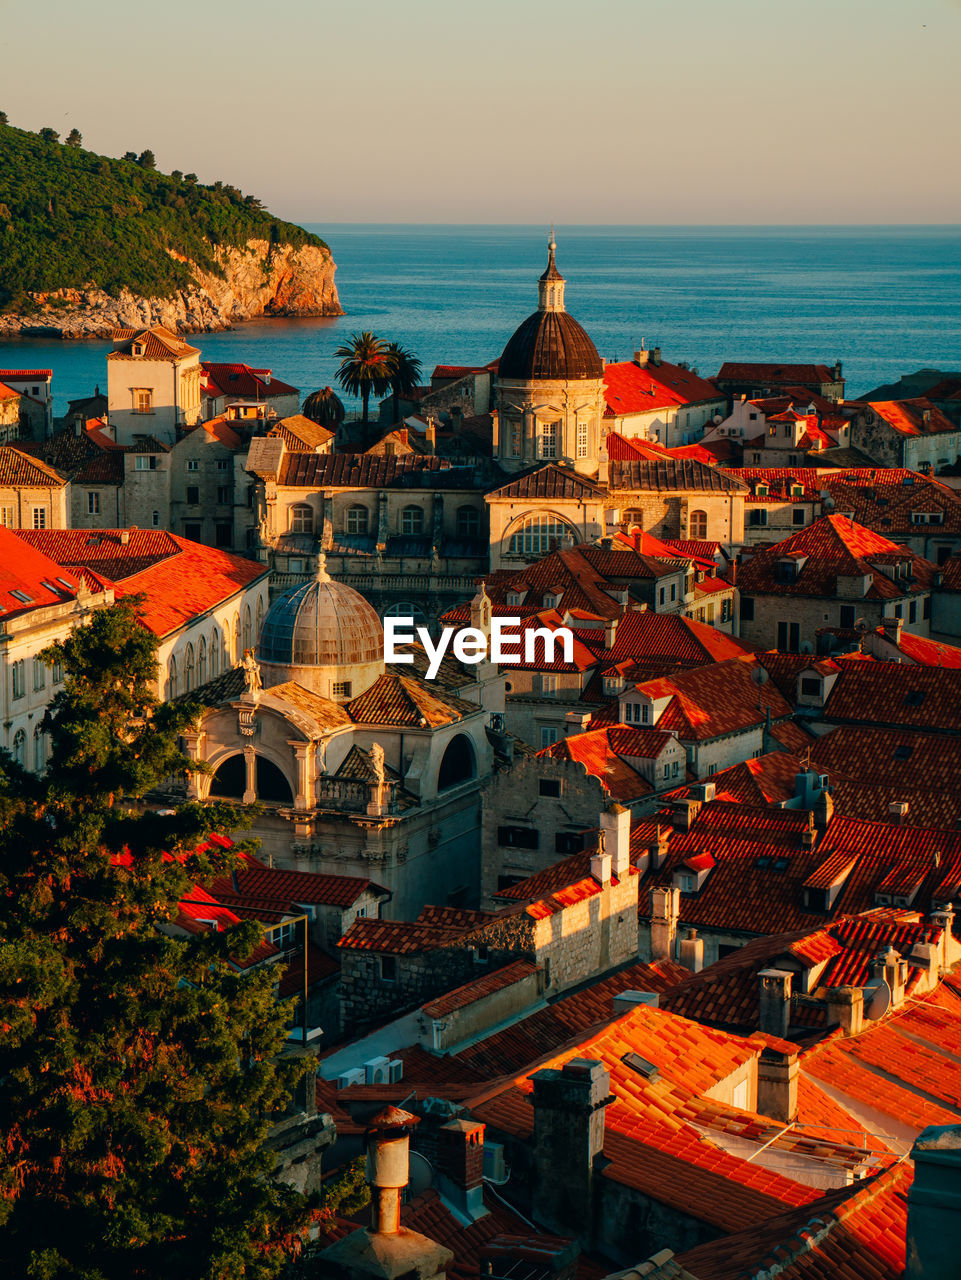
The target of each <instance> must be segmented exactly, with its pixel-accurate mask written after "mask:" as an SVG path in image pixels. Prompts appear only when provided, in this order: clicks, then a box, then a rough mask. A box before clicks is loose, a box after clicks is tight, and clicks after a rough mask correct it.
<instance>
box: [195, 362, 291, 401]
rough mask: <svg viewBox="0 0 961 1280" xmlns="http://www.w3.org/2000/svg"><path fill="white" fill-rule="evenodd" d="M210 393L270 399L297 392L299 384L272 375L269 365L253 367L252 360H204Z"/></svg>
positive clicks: (205, 376)
mask: <svg viewBox="0 0 961 1280" xmlns="http://www.w3.org/2000/svg"><path fill="white" fill-rule="evenodd" d="M200 367H201V369H202V370H203V374H204V378H205V381H206V391H207V394H208V395H209V396H227V397H228V398H230V399H237V400H268V399H270V397H271V396H296V395H298V394H299V392H298V390H297V388H296V387H292V386H290V384H289V383H287V382H281V380H280V379H279V378H274V377H272V376H271V372H270V370H269V369H253V368H251V366H250V365H249V364H215V363H213V362H211V361H209V360H202V361H201V364H200Z"/></svg>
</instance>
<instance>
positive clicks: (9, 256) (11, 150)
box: [0, 124, 339, 312]
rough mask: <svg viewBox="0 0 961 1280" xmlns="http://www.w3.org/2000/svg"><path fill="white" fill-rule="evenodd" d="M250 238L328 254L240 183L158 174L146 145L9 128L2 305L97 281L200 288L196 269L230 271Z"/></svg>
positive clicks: (154, 288)
mask: <svg viewBox="0 0 961 1280" xmlns="http://www.w3.org/2000/svg"><path fill="white" fill-rule="evenodd" d="M44 135H46V136H44ZM74 143H76V138H74ZM251 240H254V241H266V242H267V244H268V245H270V246H274V245H276V246H289V247H291V248H292V249H294V250H297V249H301V248H303V247H312V248H315V249H321V250H324V251H325V252H326V250H327V246H326V245H325V244H324V241H323V240H321V239H320V238H319V237H318V236H315V235H311V234H310V233H309V232H307V231H305V230H304V229H303V228H302V227H298V226H295V225H294V224H293V223H290V222H283V221H281V220H280V219H278V218H274V217H273V216H272V215H271V214H270V213H268V212H267V211H266V210H265V209H264V208H263V207H262V205H261V204H260V202H259V201H258V200H257V199H256V198H255V197H253V196H245V195H243V194H242V192H240V191H238V190H237V189H236V187H231V186H228V185H226V184H224V183H222V182H216V183H214V184H213V186H203V185H202V184H201V183H199V182H198V181H197V179H196V176H195V175H194V174H187V175H186V176H184V175H183V174H181V173H177V172H176V171H175V172H174V173H172V174H165V173H159V172H158V171H157V170H156V168H155V167H154V160H153V156H152V154H151V153H150V152H149V151H148V152H143V153H142V154H141V155H140V156H139V157H135V156H134V155H133V153H128V158H124V159H122V160H112V159H110V158H109V157H107V156H101V155H97V154H96V153H94V152H92V151H85V150H84V149H83V147H82V146H80V145H68V144H65V143H61V142H60V141H58V140H57V139H56V135H54V134H52V131H51V130H43V131H41V133H39V134H37V133H28V132H26V131H24V130H22V129H15V128H12V127H11V126H9V125H6V124H0V311H6V312H10V311H14V310H17V309H19V308H21V307H24V306H25V305H26V306H27V307H29V305H30V302H31V300H30V298H29V297H28V295H31V294H33V295H36V294H38V293H47V292H50V291H53V290H62V289H80V288H82V287H84V286H87V285H91V284H92V285H96V286H99V288H100V289H102V290H104V291H105V292H106V293H107V294H109V295H111V296H112V297H116V296H118V295H119V293H120V291H121V290H122V289H127V290H129V291H130V292H131V293H133V294H136V295H140V296H144V297H169V296H170V295H172V294H174V293H175V292H176V291H177V290H180V289H183V288H185V287H187V286H189V285H190V284H191V282H192V281H193V280H194V279H195V278H196V272H195V269H194V268H195V267H199V268H200V269H201V270H202V271H204V272H208V273H210V274H211V275H213V276H218V277H221V278H223V277H224V269H223V258H224V254H223V252H221V253H218V252H217V250H218V249H219V250H227V249H230V248H238V249H239V248H241V247H243V246H244V245H246V244H247V243H248V241H251ZM171 251H172V252H173V253H175V254H177V255H178V256H179V257H180V258H183V259H186V261H177V259H176V258H174V257H171ZM338 309H339V308H338Z"/></svg>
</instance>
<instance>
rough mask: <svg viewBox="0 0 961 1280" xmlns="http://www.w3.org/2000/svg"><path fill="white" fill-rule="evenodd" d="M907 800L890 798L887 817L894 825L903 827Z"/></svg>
mask: <svg viewBox="0 0 961 1280" xmlns="http://www.w3.org/2000/svg"><path fill="white" fill-rule="evenodd" d="M908 807H909V804H908V801H907V800H892V801H891V803H890V804H889V805H888V817H889V818H890V819H891V822H892V823H893V825H894V826H896V827H903V826H904V821H905V819H906V818H907V816H908Z"/></svg>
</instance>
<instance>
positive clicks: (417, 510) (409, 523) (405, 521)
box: [400, 507, 424, 535]
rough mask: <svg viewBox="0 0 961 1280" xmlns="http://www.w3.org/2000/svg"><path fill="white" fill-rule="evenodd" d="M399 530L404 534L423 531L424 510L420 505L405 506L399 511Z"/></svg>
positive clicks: (414, 533)
mask: <svg viewBox="0 0 961 1280" xmlns="http://www.w3.org/2000/svg"><path fill="white" fill-rule="evenodd" d="M400 531H401V533H406V534H413V535H416V534H419V533H423V532H424V512H423V510H422V508H421V507H405V508H404V509H403V511H402V512H401V513H400Z"/></svg>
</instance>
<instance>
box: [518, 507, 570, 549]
mask: <svg viewBox="0 0 961 1280" xmlns="http://www.w3.org/2000/svg"><path fill="white" fill-rule="evenodd" d="M573 537H574V530H573V529H572V528H571V527H570V525H567V524H565V523H564V521H563V520H560V519H558V517H557V516H555V515H551V514H550V512H544V513H543V514H539V515H532V516H528V517H527V518H526V519H525V520H524V521H523V522H522V523H521V524H520V525H519V526H518V528H516V529H515V530H514V532H513V533H512V534H511V539H510V543H509V544H508V549H509V552H510V554H511V555H524V556H542V555H544V554H545V553H546V552H548V551H553V550H555V549H556V547H557V546H558V544H559V543H560V541H561V540H562V539H563V538H573ZM575 541H576V539H575Z"/></svg>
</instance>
